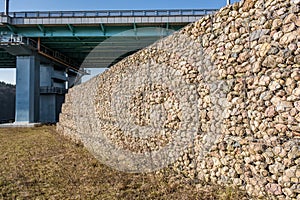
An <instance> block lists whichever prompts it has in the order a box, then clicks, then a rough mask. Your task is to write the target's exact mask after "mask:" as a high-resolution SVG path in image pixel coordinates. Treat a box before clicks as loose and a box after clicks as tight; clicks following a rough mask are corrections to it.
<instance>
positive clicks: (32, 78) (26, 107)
mask: <svg viewBox="0 0 300 200" xmlns="http://www.w3.org/2000/svg"><path fill="white" fill-rule="evenodd" d="M39 62H40V61H39V59H38V58H37V57H36V56H17V70H16V76H17V78H16V122H22V123H33V122H38V121H39V107H40V103H39V101H40V63H39Z"/></svg>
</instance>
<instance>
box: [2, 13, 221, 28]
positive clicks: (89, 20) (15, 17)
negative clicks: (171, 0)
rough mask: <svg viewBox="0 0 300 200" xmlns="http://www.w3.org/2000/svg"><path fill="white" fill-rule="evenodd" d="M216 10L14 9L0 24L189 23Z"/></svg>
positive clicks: (3, 16)
mask: <svg viewBox="0 0 300 200" xmlns="http://www.w3.org/2000/svg"><path fill="white" fill-rule="evenodd" d="M215 11H216V10H214V9H192V10H103V11H51V12H12V13H9V17H8V16H5V15H4V13H1V14H0V23H1V22H2V23H9V24H13V25H31V24H56V25H58V24H107V23H109V24H128V23H187V22H193V21H195V20H197V19H199V18H200V17H201V16H204V15H208V14H211V13H213V12H215Z"/></svg>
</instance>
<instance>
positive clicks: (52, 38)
mask: <svg viewBox="0 0 300 200" xmlns="http://www.w3.org/2000/svg"><path fill="white" fill-rule="evenodd" d="M185 24H186V23H185ZM182 26H183V25H172V26H168V27H167V25H166V24H161V25H157V24H156V25H153V26H149V25H146V26H138V27H137V26H119V27H103V29H104V30H101V27H94V26H93V27H88V26H86V27H81V26H71V25H66V26H64V27H62V26H58V27H56V26H43V29H42V30H40V29H39V27H40V26H36V27H17V26H11V25H9V26H7V25H6V26H4V25H2V26H0V32H1V33H2V34H3V33H5V34H7V35H9V34H18V35H22V36H25V37H29V38H31V39H33V40H35V41H37V40H38V38H40V41H41V45H44V46H46V47H47V48H50V49H52V50H54V51H59V52H61V53H62V54H64V55H66V56H67V57H69V58H71V59H72V60H74V61H75V62H76V63H79V64H80V65H81V64H82V63H83V61H84V60H85V58H86V57H87V56H88V55H89V54H90V52H91V51H92V50H94V49H95V47H97V48H96V49H97V50H94V52H93V53H94V54H93V55H90V56H89V62H92V63H90V64H89V65H88V66H84V67H88V68H93V67H95V68H107V67H109V66H110V65H112V64H113V63H115V62H116V61H119V60H121V59H123V58H124V57H125V56H128V52H135V50H138V49H141V48H144V47H146V46H148V45H150V44H152V43H153V42H155V41H157V40H158V39H160V38H163V37H165V36H167V35H169V34H170V33H172V32H173V31H176V30H178V29H180V28H181V27H182ZM12 27H13V28H12ZM40 28H41V27H40ZM12 30H14V31H12ZM96 51H97V54H95V52H96ZM95 55H97V56H96V57H95ZM15 67H16V58H15V56H13V55H10V54H9V53H7V52H6V51H5V50H4V49H1V48H0V68H15Z"/></svg>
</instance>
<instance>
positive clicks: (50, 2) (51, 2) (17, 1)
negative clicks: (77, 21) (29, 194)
mask: <svg viewBox="0 0 300 200" xmlns="http://www.w3.org/2000/svg"><path fill="white" fill-rule="evenodd" d="M237 1H239V0H231V2H232V3H233V2H237ZM225 5H226V0H173V1H169V0H168V1H167V0H108V1H107V0H106V1H104V0H10V11H51V10H120V9H121V10H124V9H130V10H136V9H189V8H199V9H201V8H216V9H219V8H221V7H223V6H225ZM3 11H4V0H0V12H3ZM0 81H5V82H8V83H13V84H15V70H14V69H1V68H0Z"/></svg>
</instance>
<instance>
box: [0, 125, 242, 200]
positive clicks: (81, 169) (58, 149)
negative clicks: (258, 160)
mask: <svg viewBox="0 0 300 200" xmlns="http://www.w3.org/2000/svg"><path fill="white" fill-rule="evenodd" d="M0 151H1V154H0V199H101V200H102V199H180V200H184V199H243V198H244V199H245V198H246V196H245V195H244V194H243V193H242V192H240V191H238V190H235V189H231V188H221V187H216V186H205V187H200V188H199V186H198V187H197V186H196V185H195V184H192V183H189V182H188V181H186V180H184V179H182V180H176V181H174V180H172V179H170V178H169V176H167V175H165V176H162V175H158V174H155V173H151V174H127V173H123V172H119V171H115V170H113V169H111V168H109V167H107V166H105V165H102V164H101V163H99V162H98V161H97V160H96V159H95V158H94V157H93V156H92V155H91V154H89V152H88V151H87V150H86V149H85V148H84V147H82V146H80V145H76V144H75V143H72V142H70V141H69V140H67V139H65V138H64V137H62V136H61V135H59V134H57V133H56V132H55V127H46V126H44V127H39V128H27V129H21V128H15V129H0Z"/></svg>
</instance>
